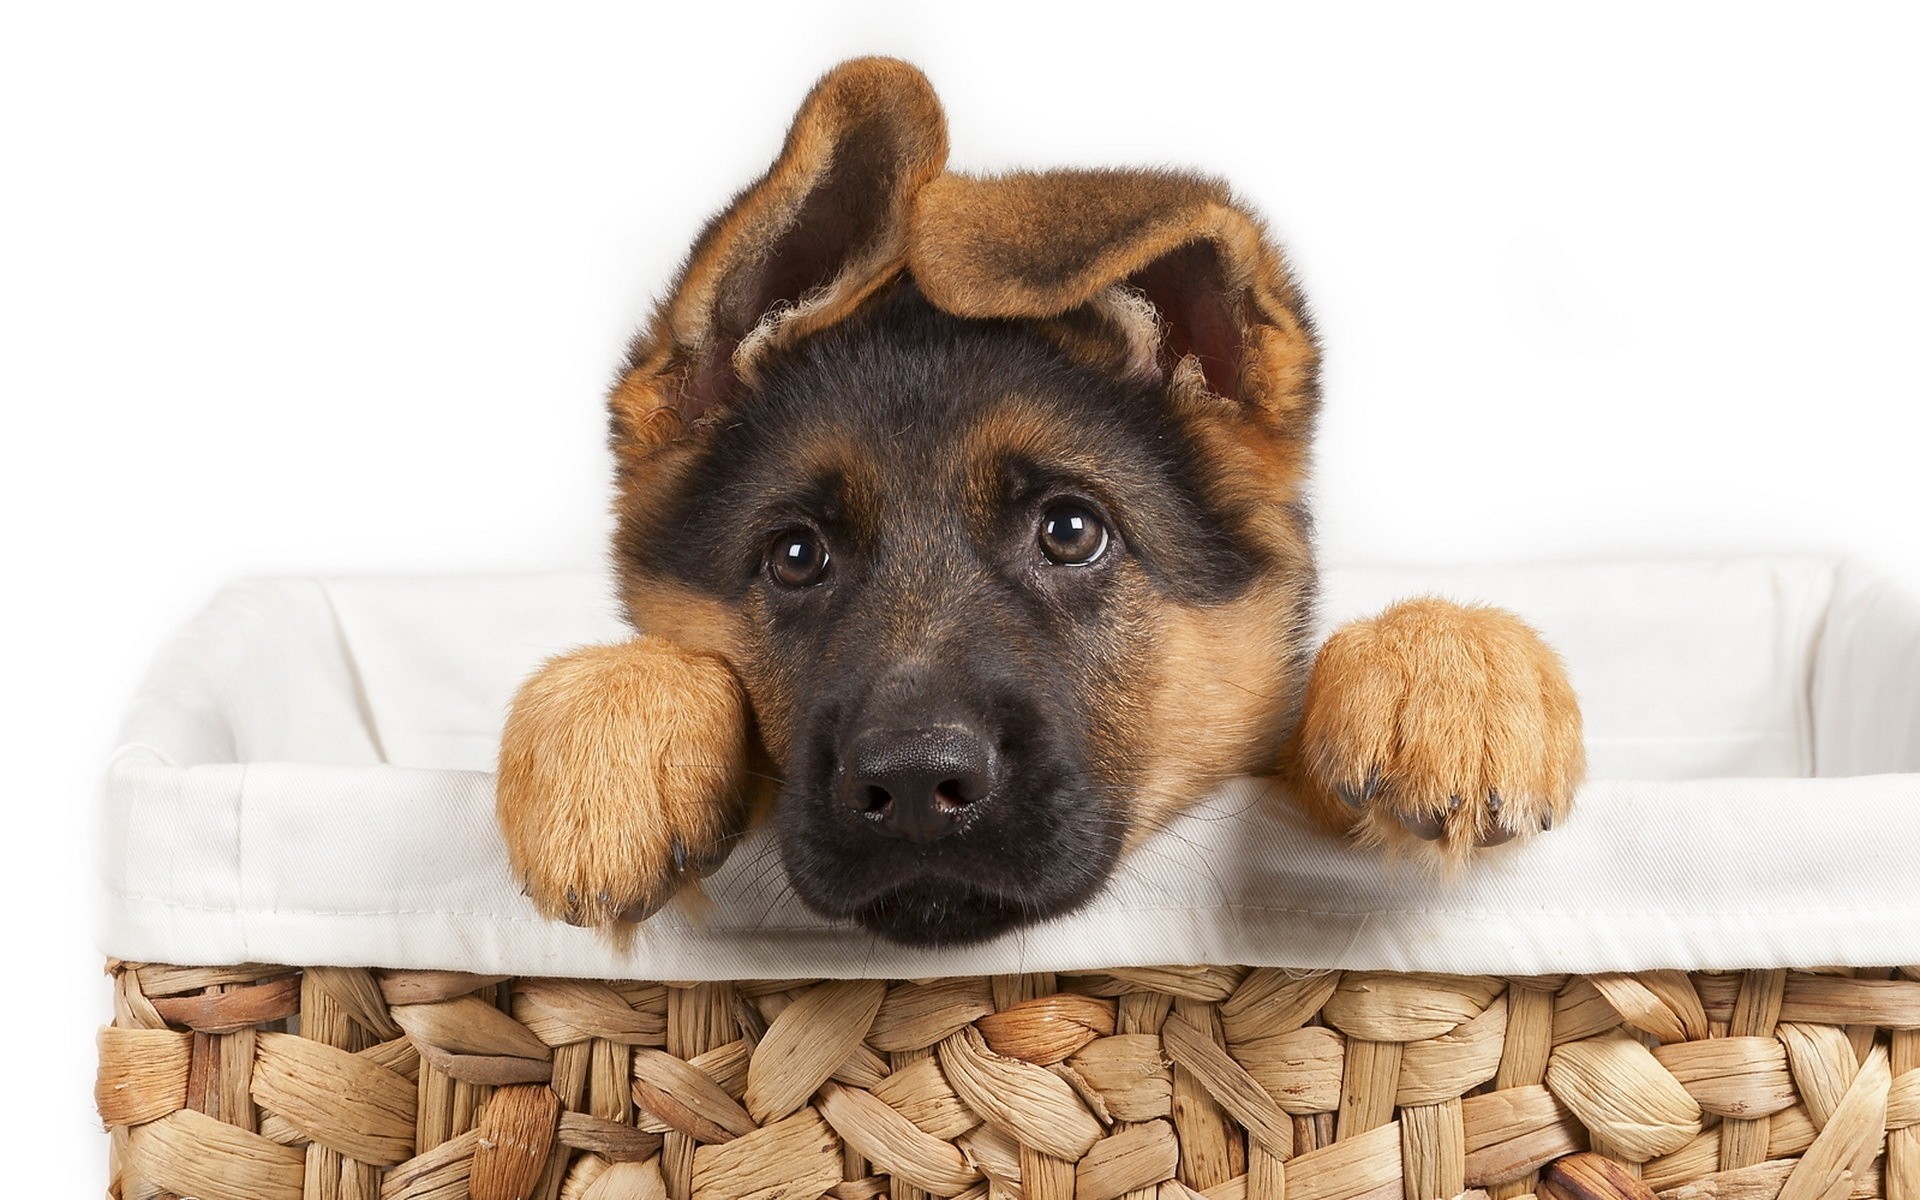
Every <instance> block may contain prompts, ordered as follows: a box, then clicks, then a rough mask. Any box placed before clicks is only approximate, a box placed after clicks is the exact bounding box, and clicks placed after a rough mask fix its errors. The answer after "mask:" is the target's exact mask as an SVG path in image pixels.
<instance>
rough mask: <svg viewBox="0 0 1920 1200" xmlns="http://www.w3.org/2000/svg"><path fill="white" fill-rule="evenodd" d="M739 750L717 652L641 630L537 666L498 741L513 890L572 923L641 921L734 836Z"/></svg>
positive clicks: (742, 758) (741, 706) (743, 819)
mask: <svg viewBox="0 0 1920 1200" xmlns="http://www.w3.org/2000/svg"><path fill="white" fill-rule="evenodd" d="M746 753H747V707H746V700H745V697H744V695H743V694H742V692H741V689H740V685H739V682H738V681H737V680H736V679H735V677H734V675H733V672H732V671H731V670H729V669H728V668H727V666H726V664H724V663H723V662H721V661H720V660H719V659H716V658H712V657H709V656H705V655H696V654H689V653H687V652H685V651H682V650H680V649H678V648H676V647H674V646H671V645H669V644H667V643H665V642H662V641H659V640H658V639H655V638H646V637H641V638H635V639H633V640H632V641H628V642H622V643H620V644H618V645H613V646H592V647H588V648H587V649H584V650H577V651H575V652H573V653H571V654H567V655H563V656H561V657H559V658H556V659H554V660H552V661H551V662H549V663H547V664H546V665H545V666H544V667H542V668H541V669H540V671H539V672H538V673H537V674H535V675H534V676H533V678H531V679H529V680H528V681H527V682H526V683H525V684H524V685H522V687H521V689H520V693H519V695H518V696H516V697H515V698H514V702H513V711H512V713H511V715H510V716H509V717H508V718H507V726H506V730H505V732H504V734H503V735H502V737H501V743H500V775H499V782H498V793H497V801H496V807H497V810H498V813H499V817H500V828H501V832H502V833H503V834H504V835H505V838H506V843H507V853H508V857H509V858H510V859H511V861H512V864H513V869H514V871H515V873H516V876H517V877H518V878H519V880H520V882H521V886H522V890H523V891H525V893H526V894H527V896H528V897H530V898H531V899H532V900H533V902H534V904H535V905H536V906H537V907H538V908H539V909H540V911H541V912H542V913H544V914H546V915H547V916H550V917H555V918H558V919H560V920H563V921H567V922H569V923H571V924H574V925H607V924H611V923H613V922H615V921H623V920H624V921H640V920H645V919H646V918H647V917H650V916H652V915H653V914H654V913H655V912H657V911H658V910H659V909H660V907H661V906H662V905H664V904H665V903H666V902H667V901H668V900H670V899H672V898H673V896H674V894H675V893H676V892H678V891H679V890H680V889H681V888H682V887H684V886H685V885H687V884H688V883H691V882H692V881H694V880H696V879H698V878H700V877H701V876H703V875H705V874H707V873H708V872H709V871H712V870H713V869H714V868H716V867H718V866H719V865H720V863H721V862H722V861H723V860H724V859H725V858H726V856H727V854H728V853H729V852H730V851H731V850H732V849H733V846H734V844H735V843H736V842H738V841H739V839H740V835H741V834H742V833H743V832H744V831H745V828H746V823H747V806H746V802H745V799H744V796H743V790H742V782H743V780H744V778H745V770H746V767H745V762H746Z"/></svg>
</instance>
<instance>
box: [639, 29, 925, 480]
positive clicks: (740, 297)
mask: <svg viewBox="0 0 1920 1200" xmlns="http://www.w3.org/2000/svg"><path fill="white" fill-rule="evenodd" d="M946 157H947V132H946V121H945V118H944V116H943V115H942V113H941V111H940V102H939V101H938V100H937V99H936V98H935V96H934V94H933V88H932V87H931V86H930V85H929V84H928V83H927V80H926V77H925V76H924V75H922V74H921V73H920V72H919V71H918V70H916V69H915V68H913V67H912V66H910V65H908V64H907V63H904V62H901V61H899V60H898V59H891V58H858V59H853V60H851V61H849V62H845V63H842V64H841V65H839V66H838V67H835V68H834V69H833V70H832V71H829V72H828V73H827V74H826V75H825V76H823V77H822V78H821V80H820V82H819V83H817V84H815V85H814V88H813V90H812V91H811V92H809V93H808V95H807V98H806V100H805V101H804V102H803V103H802V104H801V106H800V111H799V113H798V114H797V115H796V116H795V117H794V120H793V125H792V127H791V128H790V129H788V131H787V139H786V144H785V145H784V146H783V147H782V148H781V151H780V157H779V158H778V159H777V160H775V162H774V164H773V166H772V167H771V168H769V169H768V171H767V173H766V175H765V176H763V177H762V178H761V179H759V180H758V181H757V182H755V183H754V184H753V185H752V186H750V187H748V188H747V189H746V190H745V191H743V192H741V193H740V194H739V195H738V196H736V197H734V199H733V202H732V203H731V204H729V205H728V206H727V208H726V210H725V211H724V212H722V213H721V214H720V215H719V216H717V217H715V218H714V219H713V220H712V221H710V222H709V223H708V224H707V227H706V229H705V230H703V231H702V232H701V234H700V237H699V238H698V240H696V241H695V242H694V246H693V250H692V252H691V253H690V254H689V255H688V256H687V261H686V265H685V266H684V267H682V268H681V272H680V277H679V278H678V280H676V281H675V283H674V286H673V290H672V292H671V293H670V294H669V296H668V298H667V300H666V301H665V302H664V303H663V304H662V305H661V306H660V308H659V310H658V311H657V312H656V313H655V315H654V318H653V320H652V322H651V324H650V325H649V326H648V328H647V329H646V330H645V331H643V332H642V334H641V335H640V336H639V337H638V338H637V339H635V342H634V344H633V347H632V349H631V351H630V353H629V356H628V362H627V369H626V371H625V373H624V375H623V377H622V379H621V382H620V384H619V386H618V387H617V388H616V390H615V392H614V396H613V407H614V415H615V418H616V420H617V421H618V422H619V424H620V426H621V427H622V428H623V429H624V431H625V433H626V434H627V435H628V436H629V437H630V438H632V439H634V441H635V442H637V443H639V444H640V445H642V446H645V445H649V444H655V443H657V442H659V441H661V440H663V439H664V438H666V437H670V436H672V434H673V433H674V432H676V431H677V430H679V429H680V428H682V427H684V425H686V424H688V423H691V422H693V421H697V420H698V419H699V418H700V417H702V416H704V415H706V414H707V413H709V412H712V411H714V410H715V409H717V408H720V407H722V406H724V405H725V404H726V403H727V402H728V401H729V400H730V399H731V398H732V397H733V396H734V394H735V393H736V392H737V391H738V390H739V388H740V387H741V385H742V384H743V383H749V384H750V383H751V382H752V380H753V371H754V363H755V360H756V358H757V357H758V356H759V354H760V353H762V352H763V351H764V350H766V349H768V348H770V347H771V346H773V345H776V344H782V343H785V342H788V341H791V340H792V339H794V338H797V337H799V336H801V335H802V334H805V333H807V332H810V331H812V330H816V329H820V328H822V327H824V326H826V325H829V324H831V323H833V322H834V321H837V320H839V319H841V318H842V317H844V316H845V315H846V314H847V313H848V312H849V311H850V310H851V309H852V308H853V307H854V306H856V305H857V304H859V302H860V301H861V300H863V299H865V298H866V297H867V296H868V295H870V294H872V292H873V290H874V289H875V288H877V287H879V286H880V285H881V284H883V283H885V282H886V281H887V280H888V279H890V278H892V277H893V276H894V275H896V274H897V273H898V272H899V271H900V269H901V268H902V266H903V265H904V262H905V257H906V231H907V223H908V220H909V218H910V216H911V214H912V211H913V199H914V196H915V194H916V193H917V192H918V191H919V190H920V188H921V187H922V186H924V185H925V184H926V183H927V182H928V181H929V180H931V179H933V178H934V177H935V176H937V175H939V174H940V172H941V170H942V169H943V167H944V165H945V163H946Z"/></svg>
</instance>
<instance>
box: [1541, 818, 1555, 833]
mask: <svg viewBox="0 0 1920 1200" xmlns="http://www.w3.org/2000/svg"><path fill="white" fill-rule="evenodd" d="M1552 828H1553V814H1552V813H1547V814H1546V815H1545V816H1542V817H1541V818H1540V832H1541V833H1545V832H1547V831H1548V830H1550V829H1552Z"/></svg>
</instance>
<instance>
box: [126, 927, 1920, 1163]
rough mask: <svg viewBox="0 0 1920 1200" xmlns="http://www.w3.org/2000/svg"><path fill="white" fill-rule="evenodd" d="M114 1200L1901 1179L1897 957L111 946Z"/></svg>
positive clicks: (1905, 1030) (1906, 1141)
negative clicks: (1046, 964) (1427, 960)
mask: <svg viewBox="0 0 1920 1200" xmlns="http://www.w3.org/2000/svg"><path fill="white" fill-rule="evenodd" d="M110 970H111V973H112V975H113V977H114V981H115V1014H114V1023H113V1026H112V1027H111V1028H107V1029H103V1030H101V1032H100V1039H99V1053H100V1076H99V1081H98V1086H97V1088H96V1091H95V1096H96V1099H97V1102H98V1104H99V1109H100V1115H101V1118H102V1120H103V1121H105V1122H106V1124H107V1125H108V1127H109V1129H110V1130H111V1132H112V1135H113V1136H112V1155H113V1194H114V1195H115V1196H117V1197H121V1198H122V1200H149V1198H161V1197H169V1196H198V1197H206V1198H207V1200H226V1198H232V1200H376V1198H378V1200H466V1198H469V1197H470V1198H472V1200H708V1198H712V1200H818V1198H820V1197H833V1198H835V1200H880V1198H882V1197H891V1198H892V1200H925V1198H927V1197H964V1198H966V1200H1018V1198H1026V1200H1194V1198H1195V1197H1199V1198H1201V1200H1268V1198H1271V1200H1451V1198H1453V1197H1456V1196H1464V1197H1467V1198H1468V1200H1530V1198H1531V1197H1535V1196H1537V1197H1538V1198H1539V1200H1653V1198H1657V1200H1868V1198H1873V1197H1885V1198H1886V1200H1920V968H1916V967H1905V968H1900V969H1897V970H1838V969H1827V970H1820V971H1805V972H1802V971H1751V972H1745V973H1739V972H1735V973H1706V972H1703V973H1695V974H1687V973H1683V972H1676V971H1654V972H1643V973H1639V974H1631V975H1626V974H1612V975H1594V976H1584V977H1565V976H1562V977H1526V978H1513V979H1506V978H1493V977H1474V978H1462V977H1448V976H1434V975H1389V974H1380V973H1372V972H1346V973H1338V972H1335V973H1321V974H1314V975H1304V976H1302V975H1294V974H1290V973H1288V972H1285V971H1278V970H1272V969H1266V968H1262V969H1259V970H1247V969H1245V968H1236V967H1219V966H1211V967H1165V968H1154V969H1148V970H1140V969H1130V970H1124V971H1113V972H1110V973H1097V972H1096V973H1076V974H1060V975H1057V976H1056V975H1051V974H1045V975H1024V976H1003V977H994V978H970V979H934V980H914V981H894V982H884V981H876V980H793V979H788V980H758V981H739V982H735V983H700V984H675V983H636V982H627V981H618V980H615V981H604V982H602V981H585V980H557V979H503V978H500V977H497V976H480V975H466V974H462V973H459V972H450V971H366V970H358V969H346V968H337V967H310V968H306V969H298V968H290V967H267V966H246V967H213V968H194V967H171V966H162V965H152V964H149V965H142V964H132V963H117V962H116V963H113V964H110Z"/></svg>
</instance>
